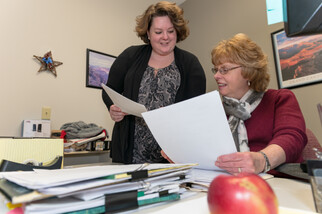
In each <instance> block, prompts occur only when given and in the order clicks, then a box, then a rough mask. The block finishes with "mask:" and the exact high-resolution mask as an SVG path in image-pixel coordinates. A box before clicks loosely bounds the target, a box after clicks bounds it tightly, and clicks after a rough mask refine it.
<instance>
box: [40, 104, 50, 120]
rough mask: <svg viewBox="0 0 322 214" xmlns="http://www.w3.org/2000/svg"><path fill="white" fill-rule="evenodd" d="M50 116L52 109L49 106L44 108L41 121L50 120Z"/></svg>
mask: <svg viewBox="0 0 322 214" xmlns="http://www.w3.org/2000/svg"><path fill="white" fill-rule="evenodd" d="M50 115H51V108H50V107H48V106H44V107H42V111H41V119H42V120H50Z"/></svg>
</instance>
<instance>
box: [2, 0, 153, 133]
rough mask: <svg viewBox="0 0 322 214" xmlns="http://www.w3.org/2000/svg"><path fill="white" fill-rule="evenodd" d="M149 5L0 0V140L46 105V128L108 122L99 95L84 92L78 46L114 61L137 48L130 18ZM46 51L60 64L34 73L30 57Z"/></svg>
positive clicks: (145, 1) (143, 1) (141, 1)
mask: <svg viewBox="0 0 322 214" xmlns="http://www.w3.org/2000/svg"><path fill="white" fill-rule="evenodd" d="M155 2H157V1H155V0H135V1H132V0H126V1H125V0H123V1H119V0H68V1H64V0H55V1H50V0H28V1H25V0H0V29H1V34H0V47H1V48H0V66H1V67H0V70H1V72H0V97H1V102H0V109H1V111H0V119H1V123H0V136H20V134H21V122H22V121H23V120H24V119H40V118H41V110H42V107H43V106H49V107H51V110H52V113H51V121H52V129H59V128H60V127H61V125H63V124H64V123H67V122H74V121H79V120H82V121H84V122H86V123H96V124H97V125H99V126H103V127H104V128H106V129H107V130H108V132H110V133H111V130H112V127H113V124H114V123H113V122H112V120H111V119H110V117H109V114H108V111H107V109H106V107H105V105H104V104H103V102H102V99H101V91H100V90H98V89H93V88H86V87H85V81H86V77H85V76H86V75H85V74H86V48H90V49H93V50H97V51H101V52H104V53H108V54H111V55H115V56H117V55H118V54H120V53H121V51H122V50H123V49H125V48H126V47H128V46H129V45H132V44H141V43H142V42H141V40H140V39H139V38H138V37H137V36H136V34H135V32H134V27H135V17H136V16H137V15H139V14H141V13H142V12H143V11H144V10H145V9H146V8H147V6H148V5H150V4H152V3H155ZM49 50H51V51H52V54H53V59H54V60H56V61H60V62H63V65H60V66H58V67H57V68H56V71H57V75H58V76H57V77H55V76H54V75H52V73H50V72H41V73H38V70H39V68H40V63H39V61H37V60H36V59H35V58H34V57H33V55H37V56H43V55H44V54H45V53H46V52H47V51H49Z"/></svg>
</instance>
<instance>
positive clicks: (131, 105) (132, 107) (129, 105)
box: [101, 83, 147, 117]
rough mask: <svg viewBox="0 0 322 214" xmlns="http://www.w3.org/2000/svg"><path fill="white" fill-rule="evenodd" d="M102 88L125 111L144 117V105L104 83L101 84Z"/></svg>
mask: <svg viewBox="0 0 322 214" xmlns="http://www.w3.org/2000/svg"><path fill="white" fill-rule="evenodd" d="M101 86H102V88H103V89H104V90H105V92H106V93H107V94H108V96H109V97H110V98H111V100H112V101H113V103H114V105H116V106H117V107H119V108H120V109H122V111H123V112H125V113H128V114H132V115H135V116H137V117H142V116H141V113H143V112H146V111H147V110H146V108H145V106H144V105H142V104H139V103H137V102H134V101H133V100H130V99H128V98H126V97H124V96H122V95H121V94H119V93H117V92H116V91H114V90H113V89H111V88H109V87H107V86H106V85H104V84H103V83H102V84H101Z"/></svg>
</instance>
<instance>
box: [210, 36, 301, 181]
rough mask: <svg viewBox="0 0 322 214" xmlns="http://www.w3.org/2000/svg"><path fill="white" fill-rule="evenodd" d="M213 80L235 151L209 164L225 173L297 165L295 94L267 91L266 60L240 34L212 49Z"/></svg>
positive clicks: (298, 128)
mask: <svg viewBox="0 0 322 214" xmlns="http://www.w3.org/2000/svg"><path fill="white" fill-rule="evenodd" d="M211 55H212V63H213V64H214V69H213V72H214V78H215V80H216V82H217V84H218V88H219V93H220V94H221V95H222V98H223V105H224V109H225V112H226V114H227V116H228V122H229V125H230V128H231V131H232V134H233V137H234V140H235V144H236V147H237V150H238V152H237V153H233V154H227V155H222V156H220V157H218V159H217V161H216V162H215V165H216V166H218V167H219V168H222V169H224V170H227V171H228V172H229V173H231V174H237V173H240V172H249V173H261V172H268V171H269V173H271V174H275V175H278V174H277V172H276V171H274V170H271V169H274V168H275V167H277V166H279V165H280V164H282V163H285V162H286V163H289V162H293V163H294V162H301V161H302V160H303V159H302V156H301V154H302V151H303V149H304V147H305V145H306V143H307V137H306V133H305V121H304V118H303V115H302V112H301V109H300V107H299V104H298V102H297V100H296V97H295V95H294V94H293V93H292V92H291V91H290V90H287V89H280V90H273V89H268V90H267V86H268V83H269V74H268V68H267V57H266V56H265V55H264V53H263V52H262V50H261V48H260V47H259V46H258V45H257V44H256V43H255V42H253V41H252V40H250V39H249V38H248V37H247V36H246V35H245V34H237V35H235V36H234V37H233V38H231V39H229V40H224V41H222V42H220V43H219V44H218V45H217V46H216V47H215V48H214V49H213V50H212V53H211Z"/></svg>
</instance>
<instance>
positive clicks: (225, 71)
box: [211, 66, 242, 75]
mask: <svg viewBox="0 0 322 214" xmlns="http://www.w3.org/2000/svg"><path fill="white" fill-rule="evenodd" d="M240 67H242V66H236V67H232V68H220V69H218V68H212V69H211V71H212V73H214V74H217V72H218V71H219V73H220V74H222V75H225V74H227V73H228V71H231V70H234V69H236V68H240Z"/></svg>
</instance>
